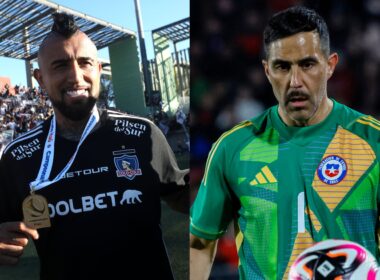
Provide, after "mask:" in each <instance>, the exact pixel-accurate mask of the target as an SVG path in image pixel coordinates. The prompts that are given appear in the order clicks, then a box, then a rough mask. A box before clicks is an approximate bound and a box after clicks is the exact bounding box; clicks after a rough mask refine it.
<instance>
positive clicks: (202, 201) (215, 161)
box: [190, 142, 233, 240]
mask: <svg viewBox="0 0 380 280" xmlns="http://www.w3.org/2000/svg"><path fill="white" fill-rule="evenodd" d="M228 164H229V163H228V159H227V157H226V147H224V146H223V143H218V142H216V143H215V144H214V145H213V148H212V149H211V151H210V153H209V156H208V159H207V163H206V170H205V174H204V177H203V180H202V183H201V185H200V187H199V190H198V194H197V196H196V198H195V201H194V203H193V205H192V207H191V212H190V215H191V223H190V232H191V233H192V234H194V235H196V236H198V237H201V238H204V239H208V240H215V239H218V238H219V237H220V236H222V235H223V234H224V233H225V231H226V230H227V227H228V225H229V223H230V222H231V220H232V219H233V206H232V205H233V202H232V199H231V194H230V191H229V184H228V182H227V180H226V174H225V169H226V168H225V166H227V165H228Z"/></svg>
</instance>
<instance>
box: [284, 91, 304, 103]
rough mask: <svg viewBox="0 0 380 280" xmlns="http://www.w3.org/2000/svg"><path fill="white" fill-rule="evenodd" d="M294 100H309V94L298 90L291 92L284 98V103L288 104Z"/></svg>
mask: <svg viewBox="0 0 380 280" xmlns="http://www.w3.org/2000/svg"><path fill="white" fill-rule="evenodd" d="M294 99H302V100H303V99H309V94H307V93H306V92H304V91H300V90H293V91H291V92H289V93H288V94H287V95H286V97H285V103H286V104H288V103H289V102H290V101H292V100H294Z"/></svg>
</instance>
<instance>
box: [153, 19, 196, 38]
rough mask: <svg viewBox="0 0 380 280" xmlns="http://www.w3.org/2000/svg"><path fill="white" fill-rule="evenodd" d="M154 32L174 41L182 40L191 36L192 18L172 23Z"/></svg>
mask: <svg viewBox="0 0 380 280" xmlns="http://www.w3.org/2000/svg"><path fill="white" fill-rule="evenodd" d="M152 33H156V34H159V35H160V36H162V37H165V38H167V39H169V40H171V41H173V43H177V42H181V41H184V40H187V39H189V38H190V19H189V18H185V19H182V20H179V21H176V22H173V23H171V24H168V25H165V26H162V27H160V28H157V29H154V30H152Z"/></svg>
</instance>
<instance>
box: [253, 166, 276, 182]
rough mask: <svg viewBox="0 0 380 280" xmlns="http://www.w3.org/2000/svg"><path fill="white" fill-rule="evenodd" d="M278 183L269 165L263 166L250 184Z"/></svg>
mask: <svg viewBox="0 0 380 280" xmlns="http://www.w3.org/2000/svg"><path fill="white" fill-rule="evenodd" d="M268 183H277V180H276V177H274V175H273V174H272V172H271V171H270V170H269V168H268V166H264V167H263V168H261V170H260V172H259V173H257V174H256V176H255V179H253V180H252V181H251V182H250V183H249V184H250V185H251V186H255V185H259V184H268Z"/></svg>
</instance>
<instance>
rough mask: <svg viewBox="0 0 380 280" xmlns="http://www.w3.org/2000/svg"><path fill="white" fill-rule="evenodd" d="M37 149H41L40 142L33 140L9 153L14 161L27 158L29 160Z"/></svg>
mask: <svg viewBox="0 0 380 280" xmlns="http://www.w3.org/2000/svg"><path fill="white" fill-rule="evenodd" d="M39 149H41V144H40V141H39V140H38V139H34V140H33V141H31V142H29V143H28V144H25V145H20V146H17V148H15V149H13V150H12V151H11V155H12V156H13V157H14V158H16V160H21V159H24V158H27V157H28V158H30V157H31V156H32V155H33V153H34V152H35V151H37V150H39Z"/></svg>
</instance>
